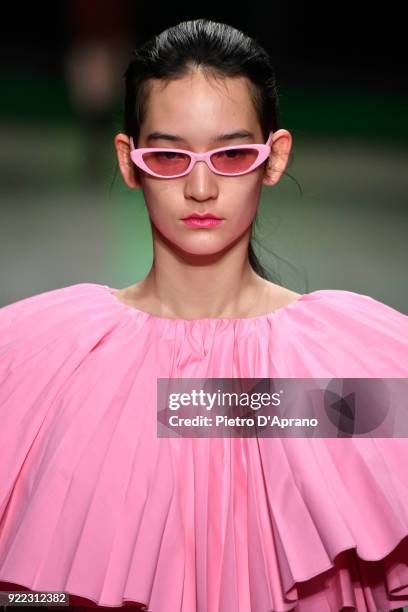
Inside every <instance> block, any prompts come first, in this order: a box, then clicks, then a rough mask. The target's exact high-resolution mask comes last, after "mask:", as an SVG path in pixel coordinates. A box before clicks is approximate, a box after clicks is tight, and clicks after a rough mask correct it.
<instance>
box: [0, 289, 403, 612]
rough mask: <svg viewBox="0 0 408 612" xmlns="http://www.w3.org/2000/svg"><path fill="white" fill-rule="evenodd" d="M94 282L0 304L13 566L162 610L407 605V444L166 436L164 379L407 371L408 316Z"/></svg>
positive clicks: (277, 611)
mask: <svg viewBox="0 0 408 612" xmlns="http://www.w3.org/2000/svg"><path fill="white" fill-rule="evenodd" d="M113 291H114V289H112V288H110V287H108V286H106V285H99V284H95V283H81V284H76V285H72V286H68V287H64V288H61V289H57V290H54V291H49V292H45V293H42V294H38V295H35V296H32V297H29V298H26V299H24V300H20V301H18V302H15V303H14V304H10V305H8V306H6V307H3V308H2V309H1V310H0V333H1V336H0V381H1V387H0V388H1V392H0V425H1V427H0V459H1V460H0V580H1V581H3V582H11V583H14V584H18V585H22V586H24V587H26V588H29V589H33V590H62V591H67V592H69V593H70V594H71V595H76V596H80V597H83V598H86V599H87V600H88V601H89V603H90V604H91V603H92V602H93V603H94V604H98V605H100V606H109V607H110V606H122V605H125V603H126V602H141V603H143V604H145V606H146V608H148V609H149V610H151V612H284V611H285V612H286V611H289V610H297V611H299V612H338V611H339V610H341V609H342V608H343V607H348V609H351V610H358V611H359V612H363V611H369V612H377V611H378V610H382V611H383V610H390V609H393V608H396V607H398V605H401V606H403V605H404V604H408V538H407V536H408V473H407V461H408V440H407V439H404V438H395V439H390V438H381V439H375V438H373V439H370V438H367V439H361V438H360V439H324V438H323V439H307V438H302V439H301V438H286V439H283V438H282V439H279V438H259V439H257V438H218V439H216V438H207V439H205V438H201V439H199V438H184V439H180V438H157V437H156V426H157V413H156V410H157V408H156V378H157V377H165V378H166V377H195V378H205V377H227V378H233V377H248V378H257V377H261V378H272V377H303V378H307V377H316V378H318V377H321V378H324V377H404V378H405V377H408V316H406V315H404V314H402V313H400V312H398V311H396V310H395V309H393V308H391V307H389V306H387V305H385V304H383V303H382V302H379V301H376V300H374V299H373V298H371V297H369V296H366V295H361V294H357V293H354V292H351V291H343V290H335V289H323V290H317V291H313V292H311V293H308V294H305V295H303V296H301V298H300V299H298V301H297V302H295V303H294V304H292V305H289V306H286V307H283V308H280V309H279V310H277V311H275V312H274V313H271V314H268V315H263V316H258V317H252V318H249V319H201V320H193V321H188V320H184V319H178V320H175V319H168V318H163V317H158V316H154V315H149V314H147V313H144V312H142V311H140V310H136V309H133V308H131V307H129V306H127V305H125V304H123V303H122V302H120V301H119V300H118V299H117V298H116V296H115V295H113Z"/></svg>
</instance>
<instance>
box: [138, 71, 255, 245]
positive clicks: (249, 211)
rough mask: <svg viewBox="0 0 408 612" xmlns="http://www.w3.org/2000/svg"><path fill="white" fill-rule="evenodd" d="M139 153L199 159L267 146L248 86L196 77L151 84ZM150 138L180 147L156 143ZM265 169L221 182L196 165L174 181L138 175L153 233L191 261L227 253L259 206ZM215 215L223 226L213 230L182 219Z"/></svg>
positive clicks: (222, 178)
mask: <svg viewBox="0 0 408 612" xmlns="http://www.w3.org/2000/svg"><path fill="white" fill-rule="evenodd" d="M151 86H152V88H151V91H150V94H149V97H148V103H147V112H146V117H145V120H144V122H143V124H142V126H141V130H140V136H139V141H138V143H137V145H136V146H138V147H161V148H170V149H171V148H173V149H174V148H176V149H187V150H190V151H195V152H197V153H201V152H204V151H208V150H210V149H215V148H219V147H222V146H225V147H227V146H233V145H242V144H250V143H255V144H263V143H264V139H263V134H262V130H261V126H260V124H259V121H258V118H257V115H256V113H255V109H254V107H253V104H252V102H251V98H250V94H249V88H248V82H247V80H246V79H245V78H243V77H239V78H226V79H223V80H220V79H217V80H216V81H215V80H214V79H213V78H211V77H208V78H205V77H204V76H203V74H202V73H199V72H195V73H193V74H192V75H191V76H187V77H184V78H182V79H179V80H176V81H170V82H166V83H163V81H159V80H152V81H151ZM238 130H247V131H249V132H252V133H253V135H254V137H253V138H245V137H243V138H234V139H231V140H228V141H225V142H216V140H215V138H216V136H218V135H220V134H225V133H230V132H236V131H238ZM151 132H165V133H166V134H172V135H174V136H178V137H179V138H180V140H178V141H174V140H173V141H170V140H166V139H160V140H154V141H151V140H149V139H148V136H149V134H150V133H151ZM263 172H264V165H263V164H262V165H260V166H258V168H255V170H253V171H252V172H249V173H247V174H243V175H241V176H232V177H230V176H222V175H218V174H215V173H213V172H212V171H211V170H210V169H209V168H208V167H207V165H206V164H205V162H198V163H197V164H196V165H195V167H194V168H193V170H192V171H191V172H190V173H189V174H187V175H185V176H181V177H178V178H174V179H163V178H157V177H153V176H151V175H149V174H148V173H145V172H143V171H141V170H139V177H140V182H141V186H142V189H143V192H144V197H145V201H146V205H147V208H148V212H149V215H150V219H151V222H152V225H153V230H154V232H159V234H160V235H161V236H162V237H164V238H165V239H167V241H168V242H169V243H171V244H172V245H173V246H175V247H178V249H181V250H182V251H184V252H186V253H189V254H191V255H211V254H216V253H218V252H220V251H221V250H223V249H225V248H226V247H228V246H229V245H231V244H232V243H233V242H235V241H236V240H237V239H239V238H240V237H242V236H243V235H244V234H245V233H246V232H247V231H248V230H249V229H250V226H251V223H252V220H253V218H254V216H255V213H256V209H257V206H258V202H259V198H260V191H261V187H262V176H263ZM194 212H196V213H202V214H204V213H212V214H214V215H216V216H218V217H221V218H223V221H222V222H221V223H220V224H219V225H217V226H213V227H210V228H197V227H189V226H188V225H186V224H185V222H184V221H183V220H182V219H183V218H185V217H187V216H189V215H191V214H193V213H194Z"/></svg>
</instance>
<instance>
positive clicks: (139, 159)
mask: <svg viewBox="0 0 408 612" xmlns="http://www.w3.org/2000/svg"><path fill="white" fill-rule="evenodd" d="M272 135H273V132H272V131H271V132H270V133H269V137H268V140H267V141H266V144H252V143H251V144H243V145H235V146H231V147H220V148H218V149H212V150H211V151H206V152H205V153H194V151H186V150H184V149H166V148H163V149H162V148H159V147H150V148H139V149H137V148H136V147H135V146H134V142H133V138H132V137H130V147H131V150H130V158H131V160H132V162H133V163H134V164H135V165H136V166H138V167H139V168H141V169H142V170H144V171H145V172H147V173H148V174H150V175H152V176H156V177H158V178H166V179H170V178H178V177H179V176H185V175H186V174H188V173H189V172H191V170H192V169H193V168H194V166H195V165H196V163H197V162H198V161H204V162H205V163H206V164H207V166H208V168H210V170H212V172H214V173H215V174H221V175H222V176H240V175H241V174H248V172H251V171H252V170H254V169H255V168H257V167H258V166H260V165H261V164H262V162H264V161H265V160H266V159H267V158H268V157H269V154H270V152H271V146H270V145H271V141H272ZM230 149H256V150H257V151H258V157H257V158H256V160H255V161H254V163H253V164H252V166H250V167H249V168H248V170H244V172H235V173H234V174H230V173H228V172H220V171H219V170H216V168H214V166H213V164H212V162H211V155H213V154H214V153H218V152H219V151H229V150H230ZM154 151H155V152H157V151H166V152H167V153H169V152H172V153H185V154H187V155H189V156H190V163H189V165H188V168H187V170H185V172H182V173H181V174H173V175H172V176H166V175H162V174H156V172H153V170H151V169H150V168H149V167H148V166H147V165H146V164H145V162H144V161H143V154H144V153H151V152H154Z"/></svg>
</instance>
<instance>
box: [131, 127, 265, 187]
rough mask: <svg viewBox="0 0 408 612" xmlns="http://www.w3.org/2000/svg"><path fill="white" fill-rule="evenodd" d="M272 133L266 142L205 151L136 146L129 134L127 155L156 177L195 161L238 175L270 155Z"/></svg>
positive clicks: (172, 175) (171, 175)
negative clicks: (196, 151) (129, 146)
mask: <svg viewBox="0 0 408 612" xmlns="http://www.w3.org/2000/svg"><path fill="white" fill-rule="evenodd" d="M272 135H273V132H270V134H269V138H268V140H267V142H266V144H249V145H246V144H244V145H236V146H232V147H223V148H221V149H212V150H211V151H206V152H205V153H194V152H193V151H185V150H184V149H159V148H149V149H145V148H141V149H136V148H135V146H134V142H133V138H132V137H130V145H131V150H130V158H131V160H132V161H133V163H134V164H136V166H138V167H139V168H141V169H142V170H144V171H145V172H147V173H148V174H151V175H152V176H157V177H159V178H177V177H179V176H184V175H185V174H188V173H189V172H190V171H191V170H192V169H193V168H194V166H195V164H196V163H197V162H198V161H204V162H205V163H206V164H207V166H208V167H209V168H210V169H211V170H212V171H213V172H215V174H222V175H223V176H239V175H241V174H246V173H247V172H251V171H252V170H254V169H255V168H257V167H258V166H259V165H260V164H262V162H264V161H265V160H266V159H267V158H268V157H269V154H270V151H271V146H270V144H271V141H272Z"/></svg>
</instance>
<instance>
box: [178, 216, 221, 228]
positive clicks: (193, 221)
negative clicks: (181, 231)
mask: <svg viewBox="0 0 408 612" xmlns="http://www.w3.org/2000/svg"><path fill="white" fill-rule="evenodd" d="M183 221H184V223H185V224H186V225H188V226H189V227H216V226H217V225H219V224H220V223H222V221H223V219H216V218H215V217H205V218H201V219H200V217H188V218H187V219H183Z"/></svg>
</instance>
